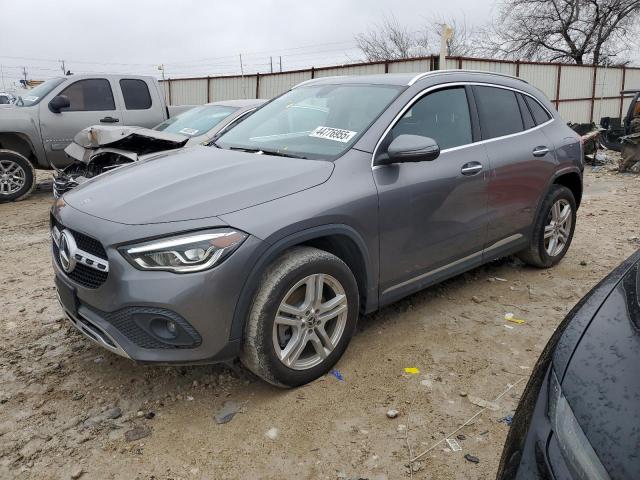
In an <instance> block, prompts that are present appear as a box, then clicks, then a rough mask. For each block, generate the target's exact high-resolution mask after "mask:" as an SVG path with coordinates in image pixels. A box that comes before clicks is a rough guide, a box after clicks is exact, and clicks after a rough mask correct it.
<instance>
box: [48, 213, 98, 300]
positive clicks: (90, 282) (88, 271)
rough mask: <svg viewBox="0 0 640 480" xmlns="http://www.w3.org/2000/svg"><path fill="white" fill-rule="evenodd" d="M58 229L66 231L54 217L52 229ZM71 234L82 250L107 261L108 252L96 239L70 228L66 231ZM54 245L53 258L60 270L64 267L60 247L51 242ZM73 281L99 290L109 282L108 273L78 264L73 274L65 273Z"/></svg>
mask: <svg viewBox="0 0 640 480" xmlns="http://www.w3.org/2000/svg"><path fill="white" fill-rule="evenodd" d="M54 226H56V227H58V230H60V231H62V230H64V229H65V227H64V225H62V224H61V223H60V222H58V221H57V220H56V219H55V218H54V217H53V216H51V227H52V228H53V227H54ZM66 230H69V231H70V232H71V234H72V235H73V238H74V239H75V241H76V245H77V246H78V248H79V249H80V250H84V251H85V252H87V253H90V254H91V255H95V256H96V257H99V258H102V259H103V260H108V259H107V252H105V250H104V247H103V246H102V244H101V243H100V242H99V241H98V240H96V239H94V238H91V237H89V236H88V235H84V234H83V233H80V232H76V231H75V230H72V229H70V228H68V229H66ZM51 243H52V245H53V258H55V261H56V263H57V264H58V266H59V267H60V268H62V265H61V264H60V255H59V250H58V246H57V245H56V244H55V242H51ZM63 271H64V269H63ZM64 273H65V275H67V276H68V277H69V278H70V279H71V280H73V281H74V282H76V283H78V284H80V285H82V286H83V287H85V288H98V287H99V286H101V285H102V284H103V283H104V282H106V281H107V276H108V275H109V273H108V272H103V271H99V270H96V269H94V268H91V267H88V266H86V265H83V264H82V263H77V264H76V267H75V268H74V269H73V270H72V271H71V272H68V273H67V272H64Z"/></svg>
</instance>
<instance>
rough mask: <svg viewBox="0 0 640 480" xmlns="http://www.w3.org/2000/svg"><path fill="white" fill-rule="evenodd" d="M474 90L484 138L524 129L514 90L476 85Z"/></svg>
mask: <svg viewBox="0 0 640 480" xmlns="http://www.w3.org/2000/svg"><path fill="white" fill-rule="evenodd" d="M473 92H474V96H475V99H476V104H477V105H478V115H479V116H480V130H481V131H482V138H483V139H484V140H487V139H489V138H496V137H502V136H504V135H510V134H512V133H518V132H521V131H522V130H523V129H524V125H523V124H522V116H521V115H520V107H518V101H517V99H516V94H515V92H514V91H513V90H507V89H504V88H497V87H478V86H474V87H473Z"/></svg>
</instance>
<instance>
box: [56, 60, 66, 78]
mask: <svg viewBox="0 0 640 480" xmlns="http://www.w3.org/2000/svg"><path fill="white" fill-rule="evenodd" d="M58 61H59V62H60V68H61V69H62V75H66V74H67V69H66V68H65V66H64V60H58Z"/></svg>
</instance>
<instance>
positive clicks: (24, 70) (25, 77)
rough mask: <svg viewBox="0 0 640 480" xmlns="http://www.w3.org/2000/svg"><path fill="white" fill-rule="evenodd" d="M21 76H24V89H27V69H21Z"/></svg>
mask: <svg viewBox="0 0 640 480" xmlns="http://www.w3.org/2000/svg"><path fill="white" fill-rule="evenodd" d="M22 75H23V76H24V88H27V67H22Z"/></svg>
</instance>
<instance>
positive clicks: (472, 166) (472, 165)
mask: <svg viewBox="0 0 640 480" xmlns="http://www.w3.org/2000/svg"><path fill="white" fill-rule="evenodd" d="M481 171H482V164H481V163H480V162H468V163H465V164H464V165H463V166H462V168H461V169H460V173H462V174H463V175H476V174H478V173H480V172H481Z"/></svg>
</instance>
